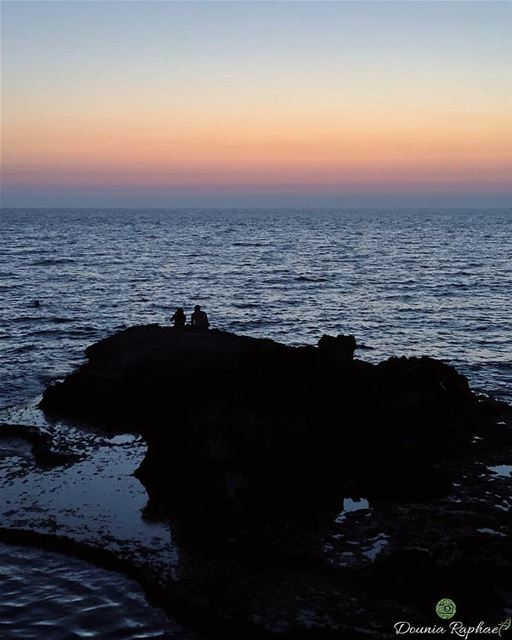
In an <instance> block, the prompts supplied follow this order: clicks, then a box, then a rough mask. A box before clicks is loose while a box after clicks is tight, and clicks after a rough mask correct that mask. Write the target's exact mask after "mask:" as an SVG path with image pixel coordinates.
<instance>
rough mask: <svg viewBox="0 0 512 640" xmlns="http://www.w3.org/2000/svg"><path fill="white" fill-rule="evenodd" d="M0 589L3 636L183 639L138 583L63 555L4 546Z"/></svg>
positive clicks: (1, 546) (56, 639)
mask: <svg viewBox="0 0 512 640" xmlns="http://www.w3.org/2000/svg"><path fill="white" fill-rule="evenodd" d="M0 593H1V594H2V597H1V598H0V638H2V640H6V639H7V638H9V639H10V640H18V639H19V640H41V639H42V638H48V639H49V640H70V638H98V639H99V640H114V639H115V640H136V639H137V640H140V639H142V638H158V637H162V636H163V635H164V634H165V637H166V638H174V637H180V638H182V637H183V636H182V635H181V634H182V632H183V629H182V628H181V627H180V626H179V625H178V623H176V622H175V621H173V620H171V619H169V618H168V617H167V615H166V614H165V613H164V612H163V611H161V610H160V609H157V608H154V607H151V606H149V605H148V603H147V602H146V599H145V597H144V594H143V592H142V589H141V587H140V586H139V585H138V584H137V583H136V582H134V581H132V580H129V579H128V578H126V577H125V576H123V575H121V574H118V573H115V572H112V571H106V570H104V569H99V568H98V567H95V566H92V565H90V564H88V563H86V562H83V561H81V560H78V559H76V558H72V557H69V556H66V555H62V554H59V553H54V552H47V551H41V550H38V549H32V548H26V547H18V546H13V545H5V544H0Z"/></svg>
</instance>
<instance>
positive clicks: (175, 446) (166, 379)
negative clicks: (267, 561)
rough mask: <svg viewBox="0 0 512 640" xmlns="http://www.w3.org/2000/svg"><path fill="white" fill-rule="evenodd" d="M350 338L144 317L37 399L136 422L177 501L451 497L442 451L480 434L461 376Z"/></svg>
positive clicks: (68, 412) (158, 491)
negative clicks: (240, 331) (299, 338)
mask: <svg viewBox="0 0 512 640" xmlns="http://www.w3.org/2000/svg"><path fill="white" fill-rule="evenodd" d="M355 346H356V345H355V340H354V338H353V337H352V336H351V337H343V336H340V337H338V338H332V337H328V336H324V337H323V338H322V339H321V340H320V341H319V346H318V347H310V346H306V347H289V346H285V345H282V344H278V343H276V342H273V341H271V340H262V339H255V338H249V337H244V336H237V335H235V334H232V333H227V332H223V331H215V330H214V331H208V332H202V333H193V332H187V331H182V332H179V331H175V330H172V329H166V328H161V327H158V326H146V327H135V328H132V329H129V330H127V331H124V332H122V333H119V334H117V335H115V336H113V337H111V338H108V339H106V340H102V341H101V342H99V343H98V344H96V345H94V346H92V347H90V348H89V349H87V352H86V353H87V357H88V362H87V363H86V364H85V365H83V366H82V367H81V368H80V369H79V370H78V371H77V372H76V373H73V374H72V375H70V376H68V377H67V378H66V380H65V381H64V382H62V383H58V384H56V385H55V386H52V387H50V388H49V389H47V391H46V392H45V394H44V397H43V400H42V403H41V406H42V408H43V409H44V410H45V411H47V412H51V413H53V414H57V415H60V416H73V417H81V418H86V419H88V420H95V421H99V422H100V423H105V424H108V425H110V426H112V425H114V426H116V427H117V428H121V429H127V428H129V429H135V430H137V431H140V432H141V433H142V434H143V435H144V436H145V438H146V439H147V442H148V454H147V456H146V459H145V460H144V462H143V464H142V465H141V467H140V469H139V471H138V476H139V478H140V479H141V480H142V481H143V482H144V483H145V484H146V485H147V488H148V491H149V494H150V496H151V497H152V498H153V499H154V501H158V502H159V503H162V502H165V503H167V505H168V506H169V507H170V508H171V509H172V508H182V507H190V508H192V509H193V510H195V511H197V512H198V513H200V512H201V510H206V511H208V512H209V511H212V510H215V512H216V513H217V514H218V513H219V512H222V513H223V515H224V516H225V517H227V516H234V517H237V516H238V515H240V516H242V515H243V516H248V515H252V516H257V518H258V519H259V518H261V516H262V513H263V512H269V513H272V512H273V511H277V512H279V513H282V512H283V511H285V512H286V511H290V512H293V511H296V510H300V511H306V512H310V511H325V510H326V509H329V508H332V509H336V508H337V507H338V506H339V503H340V497H341V496H343V495H366V496H369V497H372V498H375V497H379V498H389V499H393V500H410V499H418V500H422V499H426V498H429V497H432V496H436V495H445V494H446V493H447V492H448V489H449V483H450V473H449V470H448V469H447V468H446V467H445V465H444V464H443V462H444V460H445V459H446V458H447V457H449V456H451V455H452V454H453V452H454V451H455V450H457V449H459V448H460V447H463V446H464V445H465V444H467V442H469V440H470V439H471V436H472V431H473V411H474V408H475V402H476V401H475V398H474V397H473V396H472V394H471V392H470V391H469V388H468V384H467V381H466V379H465V378H464V377H463V376H462V375H460V374H458V373H457V372H456V371H455V369H453V368H452V367H450V366H448V365H446V364H443V363H442V362H438V361H435V360H432V359H430V358H420V359H418V358H409V359H407V358H392V359H390V360H387V361H386V362H383V363H381V364H379V365H373V364H369V363H367V362H362V361H358V360H353V353H354V349H355ZM177 484H179V486H180V492H179V494H178V495H176V492H175V491H174V490H173V489H170V487H175V486H176V485H177Z"/></svg>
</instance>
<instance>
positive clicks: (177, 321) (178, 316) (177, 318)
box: [170, 307, 187, 329]
mask: <svg viewBox="0 0 512 640" xmlns="http://www.w3.org/2000/svg"><path fill="white" fill-rule="evenodd" d="M170 320H171V322H173V323H174V328H175V329H184V328H185V322H186V321H187V316H186V315H185V312H184V311H183V308H182V307H178V308H177V309H176V311H175V312H174V315H173V316H172V317H171V318H170Z"/></svg>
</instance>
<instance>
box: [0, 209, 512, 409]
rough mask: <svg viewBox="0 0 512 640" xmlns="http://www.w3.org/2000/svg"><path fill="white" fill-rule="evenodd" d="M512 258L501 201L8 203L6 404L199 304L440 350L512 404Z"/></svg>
mask: <svg viewBox="0 0 512 640" xmlns="http://www.w3.org/2000/svg"><path fill="white" fill-rule="evenodd" d="M511 264H512V213H511V211H506V210H489V211H478V210H473V211H454V210H449V211H428V210H423V211H415V210H401V211H361V210H359V211H334V210H328V211H323V210H311V211H308V210H300V211H289V210H277V211H276V210H274V211H265V210H64V209H60V210H41V209H39V210H37V209H34V210H31V209H27V210H5V209H4V210H3V211H2V213H1V234H0V297H1V300H2V305H1V309H0V361H1V362H2V367H1V368H0V390H1V393H0V402H1V405H0V406H3V407H6V406H15V405H17V404H19V403H21V402H26V401H28V400H30V399H31V398H34V397H36V396H37V395H38V394H40V393H41V392H42V390H43V389H44V387H45V385H46V384H47V383H48V382H49V381H50V380H53V379H55V378H58V377H61V376H63V375H65V374H66V373H67V372H69V371H70V370H71V369H72V368H73V367H75V366H76V365H77V364H78V363H79V362H81V360H82V357H83V350H84V348H85V347H86V346H87V345H89V344H91V343H93V342H94V341H96V340H98V339H99V338H101V337H104V336H106V335H108V334H110V333H112V332H114V331H117V330H119V329H121V328H123V327H126V326H129V325H133V324H138V323H154V322H156V323H161V324H165V323H166V322H167V321H168V318H169V316H170V315H171V314H172V312H173V311H174V309H175V307H177V306H183V307H184V308H185V310H186V312H187V313H190V311H191V310H192V307H193V305H194V304H196V303H199V304H201V305H202V306H203V307H204V309H205V310H206V311H207V312H208V314H209V316H210V321H211V323H212V325H213V326H215V327H221V328H224V329H228V330H231V331H236V332H241V333H245V334H248V335H254V336H265V337H271V338H274V339H276V340H280V341H283V342H287V343H291V344H305V343H315V342H316V340H317V339H318V338H319V337H320V336H321V335H322V334H323V333H330V334H337V333H352V334H354V335H355V336H356V337H357V340H358V342H360V343H363V344H365V345H367V346H370V347H372V348H373V350H363V351H360V352H359V356H360V357H362V358H366V359H370V360H374V361H375V360H380V359H382V358H385V357H388V356H389V355H393V354H395V355H402V354H405V355H418V354H427V355H431V356H434V357H436V358H441V359H443V360H445V361H448V362H451V363H453V364H454V365H455V366H457V367H458V368H459V369H460V370H461V371H462V372H463V373H464V374H466V375H467V376H468V378H469V380H470V382H471V384H472V386H473V387H474V388H475V389H478V390H482V391H485V392H488V393H490V394H493V395H495V396H497V397H500V398H505V399H509V400H510V399H511V398H512V390H511V384H510V383H511V379H512V355H511V354H512V316H511V306H510V298H511V294H512V269H511V268H510V267H511ZM36 300H37V301H39V303H40V306H39V307H36V306H34V303H35V301H36Z"/></svg>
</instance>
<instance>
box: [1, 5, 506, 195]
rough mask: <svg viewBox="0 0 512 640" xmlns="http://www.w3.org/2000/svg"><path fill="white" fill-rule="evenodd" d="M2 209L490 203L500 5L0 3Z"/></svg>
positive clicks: (500, 59)
mask: <svg viewBox="0 0 512 640" xmlns="http://www.w3.org/2000/svg"><path fill="white" fill-rule="evenodd" d="M1 46H2V187H3V188H2V205H3V206H41V207H44V206H81V207H84V206H85V207H86V206H147V207H167V206H168V207H173V206H208V205H212V206H229V205H232V206H244V205H247V206H261V205H265V206H301V205H304V206H315V205H318V206H388V205H393V206H395V205H405V206H412V205H414V206H422V205H425V206H431V205H442V206H448V205H450V206H451V205H453V206H473V205H476V206H485V205H488V206H503V205H506V204H511V203H512V200H511V197H510V194H511V193H512V187H511V176H512V74H511V71H510V70H511V69H512V4H511V3H509V2H414V1H410V2H387V1H380V2H317V1H315V2H216V1H212V2H153V1H142V0H141V1H138V2H137V1H135V2H123V1H118V2H109V1H98V2H71V1H64V2H59V1H56V2H46V1H44V0H43V1H37V2H24V1H23V0H21V1H8V2H2V45H1Z"/></svg>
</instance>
